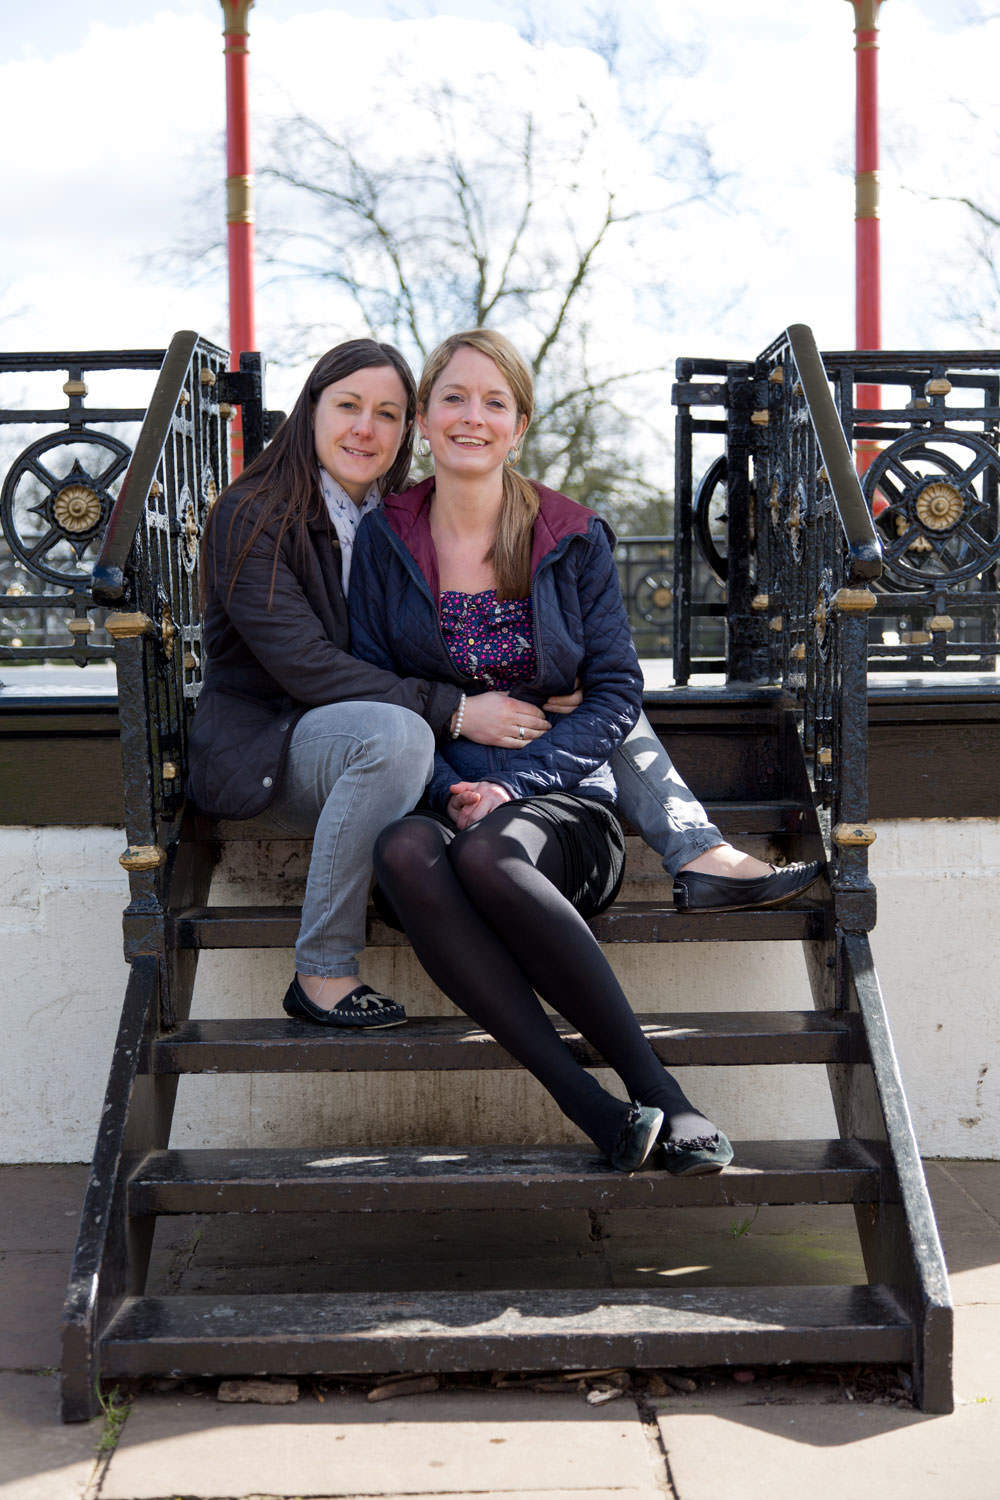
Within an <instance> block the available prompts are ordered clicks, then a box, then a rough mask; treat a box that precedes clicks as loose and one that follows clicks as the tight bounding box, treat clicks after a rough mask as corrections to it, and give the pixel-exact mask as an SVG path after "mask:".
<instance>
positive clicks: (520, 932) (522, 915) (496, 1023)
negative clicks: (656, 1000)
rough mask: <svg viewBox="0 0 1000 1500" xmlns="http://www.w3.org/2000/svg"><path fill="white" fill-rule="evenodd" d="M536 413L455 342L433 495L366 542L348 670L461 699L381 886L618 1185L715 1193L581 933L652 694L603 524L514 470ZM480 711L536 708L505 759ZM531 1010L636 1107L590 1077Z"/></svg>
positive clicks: (712, 1135) (437, 397) (390, 835)
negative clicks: (584, 1048) (548, 709)
mask: <svg viewBox="0 0 1000 1500" xmlns="http://www.w3.org/2000/svg"><path fill="white" fill-rule="evenodd" d="M532 404H533V393H532V381H531V374H530V371H529V369H528V368H527V366H526V364H525V362H524V361H523V360H522V359H521V357H520V355H519V354H518V353H517V351H516V350H515V349H514V348H513V346H512V345H511V344H510V343H509V342H508V341H507V340H506V339H504V338H502V337H501V336H500V335H498V334H496V333H493V332H492V331H488V330H484V329H475V330H473V331H471V332H469V333H463V334H457V335H455V336H454V337H452V338H450V339H447V340H445V342H444V343H443V344H442V345H441V346H440V347H439V348H438V349H437V350H435V352H434V353H433V354H432V355H431V357H430V359H429V360H428V362H427V366H426V368H425V370H424V372H423V375H422V378H421V381H420V385H419V389H418V394H417V421H418V424H419V428H420V431H421V433H422V435H423V438H424V439H425V441H426V442H427V443H428V444H429V446H430V452H431V454H432V456H433V459H434V465H435V472H434V476H433V478H431V479H428V480H425V481H424V482H423V483H422V484H419V485H417V486H416V487H414V488H411V489H408V490H405V491H403V492H402V493H401V494H397V495H387V496H386V497H385V499H384V501H383V505H382V508H381V509H380V510H378V511H375V512H373V514H371V515H370V516H368V517H367V518H366V519H365V520H364V521H363V523H362V525H361V527H360V529H359V532H358V537H357V542H356V547H355V556H354V570H353V572H352V576H351V590H350V611H351V649H352V651H353V652H354V653H355V654H356V655H357V656H359V657H362V658H363V659H365V660H367V661H370V662H371V663H372V664H373V665H376V666H378V667H381V668H382V669H383V670H387V671H392V672H395V673H398V674H400V675H401V676H404V677H411V676H413V677H417V678H420V679H425V680H432V681H437V682H440V683H442V684H445V683H447V684H451V685H452V686H454V687H455V688H457V689H459V690H460V692H461V698H460V701H459V703H458V705H457V707H456V709H455V711H454V713H453V714H452V717H451V720H450V723H449V728H448V733H447V735H445V736H444V737H443V738H441V739H439V741H438V747H437V752H436V755H435V767H434V772H433V774H432V777H431V780H430V784H429V786H428V791H427V803H426V810H421V811H419V812H418V813H416V814H414V815H411V816H408V817H405V818H402V819H399V820H398V821H396V822H394V823H392V824H391V825H390V826H389V827H387V828H386V829H385V830H384V831H383V833H382V834H381V835H380V836H379V839H378V841H377V843H376V849H375V871H376V876H377V879H378V883H379V887H380V890H381V893H382V895H383V896H384V897H385V898H386V900H387V902H388V905H389V906H390V907H391V908H392V910H393V912H394V913H395V916H396V918H397V919H398V921H399V922H400V923H401V925H402V926H403V928H404V929H405V931H406V933H407V935H408V937H409V939H410V941H411V943H412V944H413V947H414V949H415V951H416V953H417V956H418V957H419V959H420V961H421V963H422V964H423V965H424V968H425V969H426V970H427V972H428V973H429V974H430V975H431V977H432V978H433V979H434V981H435V982H436V983H437V984H438V985H439V986H440V988H441V989H442V990H444V992H445V993H446V994H447V995H448V996H449V997H450V998H451V1000H453V1001H454V1003H455V1004H456V1005H458V1006H459V1007H460V1008H461V1009H462V1010H464V1011H465V1012H466V1013H467V1014H468V1015H470V1016H471V1017H472V1018H473V1019H474V1020H475V1021H477V1022H478V1023H479V1024H480V1025H482V1026H483V1027H484V1028H485V1029H486V1030H488V1031H489V1032H490V1033H491V1034H492V1035H493V1036H494V1037H496V1038H497V1040H498V1041H499V1042H501V1044H502V1045H503V1046H504V1047H506V1048H507V1050H508V1051H509V1052H511V1053H512V1054H513V1055H514V1056H515V1057H516V1058H518V1060H519V1061H520V1062H522V1063H523V1064H524V1065H525V1066H526V1067H527V1068H529V1069H530V1070H531V1072H532V1073H533V1074H534V1075H535V1077H537V1078H538V1079H539V1080H540V1081H541V1082H542V1083H543V1084H544V1085H545V1087H546V1088H547V1089H548V1090H549V1092H550V1093H551V1094H552V1096H553V1097H554V1098H555V1100H556V1102H557V1103H558V1104H559V1106H560V1107H561V1108H562V1110H563V1111H564V1112H565V1114H566V1115H567V1116H568V1117H569V1118H570V1119H571V1120H573V1121H574V1123H575V1124H577V1125H578V1126H579V1127H580V1128H581V1129H582V1130H583V1131H584V1132H585V1133H586V1134H587V1135H588V1136H589V1137H590V1138H591V1140H592V1141H594V1143H595V1145H597V1147H598V1148H599V1149H600V1150H601V1151H602V1152H603V1153H604V1154H605V1155H606V1156H607V1157H608V1159H609V1160H610V1162H611V1163H612V1165H613V1166H614V1167H616V1168H617V1169H619V1170H621V1171H633V1170H635V1169H636V1168H637V1167H640V1166H641V1165H643V1163H644V1162H646V1161H647V1160H652V1161H655V1162H656V1163H657V1164H658V1165H662V1166H664V1167H665V1168H667V1170H669V1171H672V1172H674V1173H678V1174H684V1175H687V1174H693V1173H703V1172H716V1171H719V1170H721V1168H722V1167H724V1166H725V1165H726V1164H727V1162H728V1161H730V1160H731V1159H732V1148H731V1146H730V1144H729V1142H728V1141H727V1140H726V1137H725V1136H724V1135H723V1134H722V1132H721V1131H719V1130H718V1129H717V1128H716V1126H715V1125H713V1124H712V1123H711V1122H710V1121H708V1120H707V1119H706V1118H705V1117H704V1116H703V1115H702V1114H701V1113H700V1112H699V1111H698V1110H697V1109H696V1108H695V1106H694V1105H692V1104H691V1103H690V1101H689V1100H688V1099H687V1098H686V1097H685V1096H684V1094H683V1092H682V1091H681V1089H680V1087H679V1085H678V1084H677V1082H676V1080H675V1079H673V1078H672V1077H671V1075H670V1074H669V1073H667V1072H666V1071H665V1070H664V1068H663V1067H662V1065H661V1064H660V1062H659V1061H658V1059H657V1058H656V1056H655V1054H654V1053H653V1051H652V1048H651V1047H650V1046H649V1043H648V1042H647V1040H646V1038H645V1037H644V1035H643V1033H642V1030H641V1028H640V1027H639V1025H638V1023H637V1022H636V1020H635V1016H634V1013H633V1011H632V1009H631V1007H630V1005H629V1003H628V1001H627V999H626V997H625V995H624V994H623V992H622V990H621V987H620V986H619V984H618V981H617V980H616V978H615V976H614V974H613V972H612V970H611V968H610V966H609V965H608V963H607V961H606V959H605V958H604V955H603V953H602V952H601V949H600V946H599V944H598V943H597V942H596V940H595V938H594V936H593V934H592V933H591V931H590V929H589V927H588V926H587V922H586V918H587V917H589V916H592V915H594V914H596V913H597V912H599V911H601V910H603V909H604V908H605V907H606V906H608V905H609V904H610V903H611V902H612V901H613V900H614V898H615V895H616V894H617V891H618V889H619V886H620V884H621V879H622V874H623V869H624V838H623V835H622V830H621V826H620V824H619V822H618V819H617V816H616V814H615V797H616V792H615V782H614V777H613V775H612V773H611V771H610V769H609V767H608V764H607V761H608V758H609V756H611V755H612V754H613V753H614V752H615V750H616V749H617V748H618V747H619V746H620V745H621V743H622V741H623V740H624V739H625V737H626V736H627V735H628V733H629V731H630V730H631V729H632V727H633V725H634V724H635V722H636V720H637V718H638V715H639V712H640V708H641V699H642V677H641V673H640V670H639V663H638V660H637V658H636V655H635V649H634V647H633V645H632V640H631V635H630V632H629V625H628V619H627V616H626V613H625V609H624V605H623V603H622V599H621V594H620V591H619V587H618V580H617V574H616V570H615V565H614V561H613V559H612V555H611V539H610V536H609V533H608V530H607V527H606V526H605V524H604V522H603V521H601V520H600V519H599V518H598V517H597V516H595V515H594V514H593V513H592V512H590V511H588V510H586V509H585V508H584V507H583V506H580V505H578V504H576V502H574V501H572V500H569V499H567V498H566V497H565V496H563V495H559V494H556V493H555V492H553V491H550V490H546V489H544V488H543V487H542V486H539V485H535V484H532V483H530V482H529V481H528V480H526V479H525V478H524V477H523V476H521V475H520V474H518V473H517V471H516V469H515V465H516V463H517V459H518V445H519V443H520V442H521V440H522V438H523V436H524V433H525V431H526V429H527V426H528V423H529V421H530V419H531V413H532ZM577 680H579V683H580V687H581V690H582V701H581V702H580V703H579V705H578V706H577V707H575V708H574V710H573V712H572V713H568V714H563V715H560V716H558V718H557V720H556V722H554V723H553V724H552V727H551V728H550V729H549V730H548V732H546V733H539V730H538V727H537V721H536V720H535V718H534V715H533V709H535V708H537V707H538V706H541V705H543V704H544V703H545V702H546V701H547V700H548V699H550V698H551V697H552V696H553V695H564V694H569V693H571V692H572V691H573V687H574V682H575V681H577ZM484 691H501V692H504V693H506V694H507V695H508V697H509V698H510V699H513V700H514V702H515V704H521V705H523V711H521V710H519V709H518V708H515V710H514V712H513V713H512V714H511V717H510V720H509V727H508V732H507V733H506V735H505V736H501V737H500V740H499V743H498V744H494V745H492V746H489V745H484V744H482V743H476V742H475V741H473V740H472V739H471V738H470V737H469V736H468V735H467V734H466V732H465V726H466V718H467V715H468V713H469V709H470V705H474V704H475V700H476V697H477V696H478V695H479V694H480V693H482V692H484ZM536 992H537V995H540V996H542V997H543V998H544V999H545V1000H546V1001H548V1002H549V1003H550V1004H551V1005H552V1006H553V1007H554V1009H555V1010H557V1011H558V1012H559V1013H560V1014H561V1015H562V1016H564V1017H565V1018H566V1020H567V1021H569V1023H570V1024H571V1025H572V1026H574V1027H576V1028H578V1029H579V1030H580V1031H581V1032H582V1034H583V1035H584V1036H585V1037H586V1038H587V1039H588V1040H589V1041H590V1042H591V1044H592V1045H593V1046H594V1047H595V1048H596V1049H597V1050H598V1051H599V1052H600V1053H601V1055H602V1056H603V1058H604V1059H605V1061H606V1062H607V1063H608V1065H609V1066H611V1067H612V1068H614V1069H615V1071H616V1072H617V1073H618V1075H619V1077H620V1078H621V1079H622V1082H623V1083H624V1085H625V1088H626V1090H627V1092H628V1095H629V1097H630V1100H631V1101H632V1102H631V1103H627V1102H623V1101H622V1100H621V1099H619V1098H616V1097H615V1096H614V1095H612V1094H610V1093H609V1092H608V1091H607V1090H606V1089H604V1088H603V1087H602V1086H601V1084H599V1083H598V1081H597V1080H596V1078H595V1077H594V1076H593V1074H591V1073H590V1072H588V1071H587V1070H586V1069H584V1068H582V1067H581V1066H580V1065H579V1064H578V1063H577V1062H576V1061H575V1060H574V1058H573V1057H572V1055H571V1053H570V1051H569V1049H568V1048H567V1047H566V1045H565V1043H564V1042H563V1041H562V1040H561V1038H560V1037H559V1035H558V1033H557V1032H556V1030H555V1028H554V1027H553V1025H552V1023H551V1022H550V1020H549V1018H548V1016H547V1015H546V1014H545V1012H544V1010H543V1008H542V1006H541V1004H540V1003H539V1000H538V999H537V998H536Z"/></svg>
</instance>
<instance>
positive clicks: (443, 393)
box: [418, 344, 528, 479]
mask: <svg viewBox="0 0 1000 1500" xmlns="http://www.w3.org/2000/svg"><path fill="white" fill-rule="evenodd" d="M418 420H419V423H420V430H421V432H422V433H423V435H424V437H425V438H426V439H427V441H428V443H429V444H430V448H431V453H432V455H433V458H434V468H435V471H436V472H438V473H441V472H445V471H451V472H453V473H454V474H455V476H456V478H457V477H459V476H461V477H464V478H467V479H471V478H483V477H484V476H486V475H488V474H490V473H492V472H494V471H499V470H500V468H501V467H502V466H503V462H504V459H505V458H506V457H507V453H508V451H509V449H510V448H511V447H513V445H514V444H515V443H516V442H517V441H518V439H519V438H520V436H521V434H522V433H523V432H524V429H525V427H526V426H527V425H528V424H527V421H526V419H525V418H524V417H523V416H519V415H518V410H517V402H516V400H515V398H514V393H513V391H512V390H511V388H510V386H509V385H508V383H507V380H506V379H505V377H504V375H503V374H502V372H501V370H500V369H499V367H498V366H497V365H495V364H494V363H493V361H492V360H491V359H490V357H489V355H488V354H483V353H481V352H480V350H478V349H472V348H470V347H469V346H468V345H467V344H462V345H461V346H460V347H459V348H458V349H456V350H455V353H454V354H453V355H452V357H451V359H450V360H449V361H448V363H447V364H446V365H445V367H444V369H443V370H442V371H441V374H440V375H439V376H438V378H437V380H435V382H434V385H433V386H432V388H431V393H430V396H429V397H428V400H427V406H426V408H425V410H424V411H422V412H420V413H419V414H418Z"/></svg>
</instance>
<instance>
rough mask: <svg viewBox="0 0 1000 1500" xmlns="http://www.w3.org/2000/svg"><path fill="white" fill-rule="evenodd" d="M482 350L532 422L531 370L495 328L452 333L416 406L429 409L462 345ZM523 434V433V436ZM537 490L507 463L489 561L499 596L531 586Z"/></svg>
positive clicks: (429, 367)
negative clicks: (451, 361)
mask: <svg viewBox="0 0 1000 1500" xmlns="http://www.w3.org/2000/svg"><path fill="white" fill-rule="evenodd" d="M463 347H464V348H468V349H477V350H478V351H479V353H480V354H485V355H486V357H487V359H491V360H492V361H493V363H494V364H495V365H496V367H497V369H498V370H499V371H500V374H501V375H502V376H503V378H504V380H506V382H507V384H508V385H509V386H510V389H511V394H512V395H513V397H514V404H515V406H516V407H517V415H518V417H524V418H525V431H527V423H529V422H530V421H531V415H532V412H533V411H534V409H535V384H534V380H533V379H532V375H531V370H530V369H529V367H528V365H527V364H526V363H525V361H524V360H523V359H522V358H521V356H520V354H518V352H517V350H516V349H515V348H514V345H513V344H512V343H511V342H510V340H509V339H505V338H504V336H503V334H502V333H494V332H493V330H492V329H491V328H473V329H470V330H469V332H468V333H453V334H452V335H451V337H450V338H447V339H445V340H444V342H443V343H441V344H438V346H437V348H436V349H435V350H434V351H433V352H432V353H431V354H430V355H429V357H428V359H427V363H426V364H425V365H424V368H423V372H422V374H421V376H420V384H419V385H418V386H417V410H418V411H420V412H424V411H426V410H427V403H428V401H429V400H430V397H431V391H432V390H433V389H434V386H435V384H436V382H437V380H438V379H439V378H440V376H441V373H442V371H443V370H444V368H445V366H446V365H447V364H448V362H449V360H450V359H451V358H452V356H453V355H454V354H455V353H456V352H457V351H458V350H459V349H461V348H463ZM523 435H524V434H523V433H522V437H523ZM538 503H539V502H538V490H537V489H536V487H535V486H534V485H533V484H532V483H531V481H530V480H529V479H525V477H524V475H523V474H519V473H518V472H517V470H516V469H515V468H514V467H513V465H512V464H511V463H509V462H506V461H505V463H504V466H503V495H502V498H501V501H500V515H499V518H498V520H497V534H496V536H495V538H494V540H493V546H492V547H491V548H490V550H489V552H488V553H487V554H486V561H487V562H491V563H492V564H493V571H494V573H495V574H496V580H497V598H499V599H523V598H524V596H525V595H526V594H527V593H528V591H529V589H530V587H531V533H532V527H533V526H534V524H535V517H536V516H537V515H538Z"/></svg>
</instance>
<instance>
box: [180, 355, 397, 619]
mask: <svg viewBox="0 0 1000 1500" xmlns="http://www.w3.org/2000/svg"><path fill="white" fill-rule="evenodd" d="M384 365H389V366H391V367H392V369H394V370H395V371H396V374H397V375H398V376H399V378H400V380H401V381H402V382H403V389H404V390H405V392H406V415H405V417H404V419H403V441H402V442H401V443H400V445H399V452H398V453H397V454H396V458H395V460H394V462H393V464H392V467H391V468H390V469H389V470H388V471H387V472H386V473H385V474H383V476H382V478H381V479H380V480H379V481H378V488H379V494H380V495H387V494H389V492H390V491H391V490H401V489H403V488H404V487H405V485H406V480H407V476H408V475H409V472H410V462H411V460H412V458H413V423H414V418H415V417H416V414H417V389H416V382H415V381H414V379H413V371H412V370H411V369H410V367H409V365H408V364H407V363H406V360H405V359H404V358H403V356H402V355H401V354H400V352H399V350H398V349H396V348H394V347H393V345H392V344H379V343H376V341H375V340H374V339H349V340H348V341H347V343H344V344H337V345H336V347H335V348H333V349H328V350H327V351H326V353H325V354H324V355H322V356H321V357H320V358H319V359H318V360H317V361H316V363H315V365H314V366H313V369H312V372H311V374H310V376H309V379H308V380H307V381H306V383H305V385H304V386H303V387H302V389H301V391H300V392H299V395H298V398H297V400H296V402H295V405H294V406H293V407H292V410H291V412H290V413H289V415H288V416H287V417H286V418H285V420H284V421H283V422H282V424H281V426H280V427H279V428H278V430H277V432H276V433H275V434H274V437H273V438H272V439H271V441H270V442H269V443H268V445H267V447H266V448H264V449H263V450H262V452H260V453H259V454H258V455H257V457H256V458H255V459H254V461H253V463H251V464H248V465H247V467H246V468H245V469H244V470H243V473H242V474H241V475H240V476H239V478H238V479H235V480H234V481H233V483H232V484H231V485H229V486H228V487H227V489H226V490H224V491H223V493H224V494H229V493H230V492H232V491H233V490H234V488H235V487H236V486H238V487H239V500H238V502H237V504H236V506H235V508H234V510H233V514H232V517H231V519H230V522H229V530H228V534H227V536H226V540H225V550H226V553H227V554H228V552H229V548H230V546H231V545H232V538H233V532H234V529H236V528H237V527H238V528H239V545H240V551H239V553H238V555H237V557H236V561H235V563H234V564H233V567H232V570H231V572H230V575H229V591H230V593H231V592H232V589H233V585H234V583H235V582H236V575H237V574H238V572H239V570H240V568H241V567H242V566H243V564H244V562H245V561H246V558H247V555H248V553H249V552H250V549H251V547H252V546H253V544H254V542H255V541H256V540H257V538H258V537H259V536H260V534H261V532H262V531H264V530H265V529H267V528H268V527H269V526H271V524H272V523H273V522H274V521H275V520H277V522H278V527H277V535H276V537H275V542H274V567H273V568H272V570H271V590H270V592H269V594H268V607H270V603H271V597H272V595H273V592H274V579H275V574H276V572H277V567H278V551H279V548H280V546H281V542H282V540H283V538H284V536H285V533H286V532H288V531H292V532H293V533H295V534H296V538H297V542H298V545H299V546H300V547H301V548H303V549H304V547H305V529H306V525H307V524H308V522H309V521H312V520H315V518H316V517H317V516H319V515H322V513H323V510H324V500H323V493H322V490H321V489H320V483H319V461H318V460H317V458H316V445H315V440H314V438H313V412H314V411H315V408H316V402H317V401H318V400H319V398H320V395H321V394H322V392H323V391H325V390H326V388H327V386H328V385H335V384H337V382H338V381H341V380H345V379H346V378H347V376H348V375H353V374H354V372H355V370H364V369H370V368H372V367H379V366H384ZM218 513H219V512H218V507H217V505H216V507H213V511H212V515H211V516H209V520H208V524H207V525H206V527H205V534H204V537H203V538H202V573H201V577H202V593H203V595H204V593H205V591H206V588H207V583H206V580H207V576H208V567H207V563H208V558H209V554H210V548H213V547H215V545H216V543H217V542H218V538H217V537H216V536H215V531H214V517H215V516H216V515H217V514H218ZM251 516H253V517H254V519H253V523H252V525H251V526H250V530H249V533H247V530H246V523H247V522H248V521H249V519H250V517H251ZM215 555H216V557H217V556H218V553H217V551H216V554H215ZM203 603H204V601H203Z"/></svg>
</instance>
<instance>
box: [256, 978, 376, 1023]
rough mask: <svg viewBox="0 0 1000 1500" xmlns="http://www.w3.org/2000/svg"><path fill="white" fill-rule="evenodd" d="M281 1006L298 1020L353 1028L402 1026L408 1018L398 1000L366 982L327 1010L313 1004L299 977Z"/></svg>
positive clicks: (286, 994)
mask: <svg viewBox="0 0 1000 1500" xmlns="http://www.w3.org/2000/svg"><path fill="white" fill-rule="evenodd" d="M282 1005H283V1007H284V1011H285V1015H286V1016H293V1017H294V1018H295V1019H296V1020H298V1021H313V1022H314V1023H315V1024H316V1025H317V1026H340V1027H346V1028H348V1029H350V1030H353V1031H359V1030H365V1031H374V1030H376V1029H378V1028H380V1027H386V1026H402V1024H403V1022H404V1021H405V1020H406V1011H405V1010H404V1009H403V1007H402V1006H401V1005H400V1003H399V1001H398V1000H390V999H389V996H388V995H380V994H379V993H378V991H377V990H373V989H372V988H371V986H370V985H367V984H359V985H358V987H357V988H356V989H353V990H351V992H350V994H349V995H345V996H344V998H343V1000H338V1001H337V1003H336V1005H334V1006H333V1007H332V1008H331V1009H330V1010H324V1008H323V1007H322V1005H314V1004H313V1002H312V1001H311V1000H310V999H309V996H308V995H307V994H306V992H305V990H304V989H303V988H302V986H301V984H299V981H298V979H297V978H296V979H293V980H292V982H291V984H290V985H289V986H288V989H287V991H286V993H285V998H284V1000H283V1001H282Z"/></svg>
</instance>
